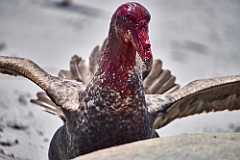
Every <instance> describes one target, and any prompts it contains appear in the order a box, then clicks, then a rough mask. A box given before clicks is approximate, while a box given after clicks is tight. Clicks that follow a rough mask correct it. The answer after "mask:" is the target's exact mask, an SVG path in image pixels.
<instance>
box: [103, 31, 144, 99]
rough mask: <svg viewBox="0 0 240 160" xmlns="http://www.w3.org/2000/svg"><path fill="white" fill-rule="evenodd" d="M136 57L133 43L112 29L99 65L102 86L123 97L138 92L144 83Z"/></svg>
mask: <svg viewBox="0 0 240 160" xmlns="http://www.w3.org/2000/svg"><path fill="white" fill-rule="evenodd" d="M136 58H137V56H136V50H135V48H134V47H133V45H132V44H131V43H126V42H125V41H124V40H123V39H122V38H121V37H118V36H117V34H113V32H111V30H110V33H109V37H108V42H107V45H106V48H105V50H104V53H103V57H102V59H101V62H100V67H99V68H100V72H99V73H100V77H101V78H100V79H101V82H100V83H101V84H102V86H104V87H108V88H109V89H112V90H114V91H117V92H119V93H120V95H121V96H122V98H124V97H127V96H128V95H129V94H136V90H137V89H139V87H141V85H142V84H141V83H142V82H141V78H142V77H141V65H140V64H138V63H137V61H136Z"/></svg>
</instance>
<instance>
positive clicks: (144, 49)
mask: <svg viewBox="0 0 240 160" xmlns="http://www.w3.org/2000/svg"><path fill="white" fill-rule="evenodd" d="M128 34H129V37H130V40H131V41H132V43H133V46H134V47H135V49H136V51H137V52H138V54H139V56H140V58H141V59H142V62H143V66H144V67H145V69H146V70H147V71H150V70H151V68H152V63H153V56H152V51H151V43H150V40H149V37H148V32H147V31H139V32H136V33H133V31H131V30H128Z"/></svg>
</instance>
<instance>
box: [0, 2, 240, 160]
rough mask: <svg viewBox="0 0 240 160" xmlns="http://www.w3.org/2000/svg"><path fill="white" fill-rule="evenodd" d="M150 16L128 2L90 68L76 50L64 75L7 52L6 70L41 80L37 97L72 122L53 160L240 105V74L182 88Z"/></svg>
mask: <svg viewBox="0 0 240 160" xmlns="http://www.w3.org/2000/svg"><path fill="white" fill-rule="evenodd" d="M150 19H151V15H150V13H149V12H148V10H147V9H146V8H145V7H144V6H142V5H141V4H139V3H136V2H129V3H125V4H122V5H121V6H119V7H118V8H117V10H116V11H115V12H114V14H113V16H112V18H111V22H110V29H109V33H108V38H107V39H106V40H105V42H104V44H103V45H102V48H101V49H99V47H96V48H95V49H94V50H93V52H92V54H91V55H90V58H89V67H87V65H86V62H85V61H84V60H83V59H82V58H81V57H78V56H76V55H75V56H73V57H72V59H71V61H70V70H69V71H68V70H61V71H60V72H59V76H52V75H50V74H48V73H47V72H45V71H44V70H43V69H42V68H40V67H39V66H38V65H37V64H35V63H34V62H32V61H31V60H29V59H25V58H18V57H4V56H0V72H1V73H3V74H9V75H15V76H24V77H26V78H28V79H30V80H31V81H33V82H34V83H36V84H37V85H38V86H40V87H41V88H42V89H43V91H45V93H43V92H39V93H38V94H37V97H38V99H35V100H32V102H33V103H35V104H38V105H41V106H42V107H44V108H45V109H46V111H48V112H50V113H52V114H56V115H59V117H60V118H61V119H62V120H63V121H64V124H63V126H61V127H60V128H59V129H58V130H57V131H56V133H55V134H54V136H53V138H52V141H51V143H50V147H49V153H48V156H49V159H50V160H56V159H59V160H66V159H71V158H74V157H77V156H79V155H83V154H86V153H89V152H92V151H96V150H99V149H102V148H108V147H111V146H116V145H121V144H125V143H130V142H134V141H140V140H145V139H150V138H155V137H157V136H158V135H157V134H156V132H155V129H158V128H161V127H163V126H165V125H167V124H168V123H170V122H172V121H173V120H175V119H177V118H182V117H186V116H189V115H194V114H199V113H202V112H210V111H221V110H226V109H227V110H239V109H240V75H233V76H225V77H217V78H210V79H202V80H196V81H193V82H191V83H189V84H188V85H186V86H185V87H182V88H180V86H179V85H178V84H176V83H175V79H176V78H175V76H173V75H171V73H170V71H169V70H164V69H162V62H161V60H159V59H158V60H153V56H152V51H151V43H150V40H149V36H148V24H149V21H150Z"/></svg>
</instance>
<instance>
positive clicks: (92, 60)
mask: <svg viewBox="0 0 240 160" xmlns="http://www.w3.org/2000/svg"><path fill="white" fill-rule="evenodd" d="M106 41H107V39H106V40H105V41H104V42H103V45H102V47H99V46H96V47H95V48H94V49H93V51H92V53H91V54H90V56H89V60H88V61H86V60H84V59H83V58H81V57H79V56H77V55H74V56H73V57H72V58H71V60H70V69H69V70H60V71H59V73H58V76H59V77H62V78H66V79H69V80H76V81H80V82H82V83H84V84H85V85H87V84H88V83H89V82H90V81H91V79H92V78H93V76H94V74H95V73H96V71H97V69H98V67H99V62H100V59H101V57H102V54H103V51H104V48H105V45H106ZM143 77H144V81H143V86H144V91H145V93H147V94H163V93H172V92H173V91H176V90H177V89H179V88H180V85H178V84H176V83H175V81H176V77H175V76H173V75H171V71H169V70H164V69H163V68H162V61H161V60H160V59H157V60H154V61H153V66H152V69H151V71H150V72H149V73H146V72H145V71H143ZM31 102H32V103H34V104H37V105H39V106H42V107H44V108H45V110H46V111H47V112H49V113H52V114H54V115H58V116H60V118H61V119H62V120H63V121H65V117H64V114H63V113H62V110H61V108H60V107H58V106H57V105H56V104H55V103H54V102H52V101H51V99H50V98H49V97H48V96H47V94H46V93H44V92H38V93H37V99H32V100H31Z"/></svg>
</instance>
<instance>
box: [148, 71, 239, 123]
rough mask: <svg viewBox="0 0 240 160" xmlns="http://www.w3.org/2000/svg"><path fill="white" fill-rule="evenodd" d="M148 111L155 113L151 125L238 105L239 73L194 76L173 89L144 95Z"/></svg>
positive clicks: (233, 108) (228, 108)
mask: <svg viewBox="0 0 240 160" xmlns="http://www.w3.org/2000/svg"><path fill="white" fill-rule="evenodd" d="M146 99H147V105H148V107H149V111H150V112H151V113H156V114H155V116H156V117H155V121H154V124H153V127H154V128H161V127H163V126H165V125H166V124H168V123H170V122H171V121H173V120H174V119H176V118H182V117H186V116H190V115H194V114H200V113H202V112H216V111H222V110H230V111H231V110H239V109H240V75H238V76H226V77H219V78H212V79H204V80H197V81H194V82H191V83H189V84H188V85H186V86H185V87H183V88H181V89H179V90H177V91H176V92H173V93H170V94H165V95H146Z"/></svg>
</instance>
